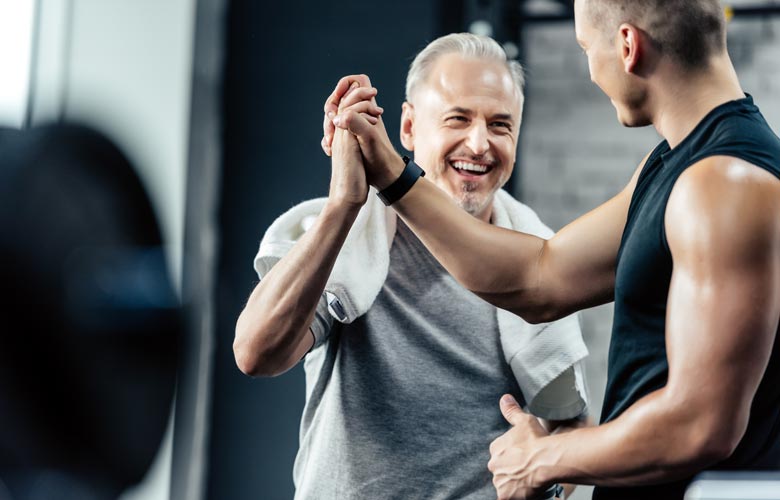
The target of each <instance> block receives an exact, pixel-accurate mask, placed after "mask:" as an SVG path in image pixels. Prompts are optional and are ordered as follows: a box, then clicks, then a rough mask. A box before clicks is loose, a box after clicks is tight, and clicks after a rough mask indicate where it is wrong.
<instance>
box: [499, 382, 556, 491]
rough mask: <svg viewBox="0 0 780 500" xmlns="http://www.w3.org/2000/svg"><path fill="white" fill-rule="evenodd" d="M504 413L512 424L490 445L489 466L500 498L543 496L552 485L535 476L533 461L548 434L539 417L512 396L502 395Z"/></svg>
mask: <svg viewBox="0 0 780 500" xmlns="http://www.w3.org/2000/svg"><path fill="white" fill-rule="evenodd" d="M500 407H501V413H502V414H503V415H504V418H505V419H506V420H507V422H509V423H510V424H512V428H511V429H509V430H508V431H507V432H506V433H504V435H502V436H500V437H498V438H496V440H495V441H493V442H492V443H491V444H490V462H488V469H489V470H490V472H492V473H493V486H495V488H496V493H497V494H498V499H499V500H510V499H511V500H515V499H519V500H531V499H536V498H542V497H543V496H544V493H545V491H546V489H547V487H548V486H550V485H549V484H541V483H540V482H539V481H538V478H535V477H534V475H535V474H534V473H535V470H534V467H533V460H534V458H535V457H537V456H538V455H539V452H540V451H542V450H543V441H544V438H545V436H547V435H548V433H547V431H546V430H545V429H544V427H542V425H541V424H540V423H539V421H538V420H537V419H536V417H534V416H532V415H529V414H527V413H525V412H524V411H523V410H522V409H521V408H520V405H518V404H517V401H516V400H515V398H513V397H512V396H510V395H508V394H505V395H504V396H503V397H502V398H501V403H500Z"/></svg>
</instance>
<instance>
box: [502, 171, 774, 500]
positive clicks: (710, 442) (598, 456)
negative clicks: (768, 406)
mask: <svg viewBox="0 0 780 500" xmlns="http://www.w3.org/2000/svg"><path fill="white" fill-rule="evenodd" d="M778 211H780V182H778V180H777V179H776V178H774V177H773V176H771V175H770V174H769V173H767V172H765V171H763V170H761V169H759V168H757V167H755V166H752V165H749V164H747V163H745V162H743V161H740V160H736V159H733V158H726V157H716V158H709V159H707V160H704V161H702V162H700V163H699V164H697V165H694V166H692V167H691V168H689V169H688V170H687V171H686V172H685V173H684V174H683V175H682V176H681V177H680V179H679V180H678V181H677V184H676V185H675V187H674V190H673V191H672V194H671V197H670V199H669V203H668V206H667V209H666V217H665V221H666V222H665V224H666V232H667V240H668V242H669V247H670V249H671V252H672V257H673V260H674V271H673V274H672V281H671V286H670V291H669V302H668V304H669V305H668V310H667V321H666V346H667V353H668V361H669V376H668V382H667V384H666V386H665V387H664V388H662V389H660V390H657V391H655V392H653V393H651V394H649V395H647V396H646V397H644V398H643V399H641V400H639V401H638V402H637V403H635V404H634V405H633V406H631V408H629V409H628V410H627V411H626V412H625V413H624V414H623V415H621V416H620V417H618V418H617V419H615V420H614V421H612V422H610V423H608V424H605V425H601V426H599V427H594V428H588V429H579V430H574V431H572V432H570V433H567V434H563V435H560V436H557V435H556V436H550V437H540V438H538V439H537V438H534V437H533V436H532V434H533V433H529V432H528V428H529V427H531V430H533V427H532V424H534V422H532V421H531V419H529V418H528V417H527V416H525V415H520V414H519V413H518V412H517V408H514V407H513V409H512V413H514V417H515V418H516V425H517V428H518V430H517V432H515V433H513V434H512V435H511V436H508V435H505V436H503V437H502V438H500V441H499V442H497V443H494V446H493V448H492V451H493V459H491V468H492V470H493V471H494V475H496V476H498V478H499V479H498V482H499V483H501V484H502V486H503V488H504V491H505V492H508V493H507V494H505V496H502V495H499V496H500V498H513V494H511V492H512V491H525V490H524V488H530V490H529V491H532V490H533V489H534V488H539V487H541V486H542V485H544V484H547V483H552V482H558V481H562V482H566V481H570V482H575V483H585V484H596V485H602V486H624V485H641V484H649V483H658V482H665V481H670V480H674V479H679V478H684V477H689V476H691V475H693V474H695V473H696V472H698V471H700V470H702V469H704V468H705V467H707V466H710V465H712V464H714V463H717V462H720V461H722V460H724V459H726V458H727V457H729V456H730V455H731V454H732V452H733V451H734V449H735V448H736V446H737V445H738V443H739V442H740V441H741V439H742V437H743V435H744V432H745V429H746V427H747V424H748V419H749V416H750V409H751V404H752V402H753V398H754V396H755V394H756V391H757V389H758V386H759V383H760V381H761V378H762V376H763V374H764V371H765V369H766V367H767V363H768V362H769V357H770V354H771V352H772V348H773V344H774V343H775V337H776V335H777V328H778V319H779V318H780V219H778V218H777V215H776V214H777V213H778ZM502 403H503V401H502ZM513 430H514V429H513ZM529 435H531V437H530V439H527V438H525V437H524V436H529ZM536 435H540V433H538V432H536ZM515 488H516V490H515Z"/></svg>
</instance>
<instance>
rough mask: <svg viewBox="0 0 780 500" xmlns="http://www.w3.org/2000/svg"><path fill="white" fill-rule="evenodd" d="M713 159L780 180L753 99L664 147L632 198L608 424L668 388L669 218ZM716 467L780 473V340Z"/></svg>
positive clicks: (670, 493) (635, 492)
mask: <svg viewBox="0 0 780 500" xmlns="http://www.w3.org/2000/svg"><path fill="white" fill-rule="evenodd" d="M710 156H731V157H735V158H739V159H742V160H745V161H747V162H749V163H752V164H753V165H756V166H758V167H760V168H763V169H765V170H767V171H769V172H771V173H772V174H774V175H775V176H777V177H780V139H779V138H778V137H777V136H776V135H775V134H774V133H773V132H772V130H771V129H770V128H769V126H768V125H767V123H766V121H765V120H764V118H763V116H762V115H761V113H760V112H759V110H758V108H757V107H756V106H755V105H754V104H753V99H752V98H751V97H750V96H748V97H746V98H744V99H740V100H737V101H731V102H728V103H725V104H723V105H721V106H718V107H717V108H715V109H714V110H712V111H711V112H710V113H709V114H708V115H707V116H706V117H705V118H704V119H703V120H702V121H701V122H700V123H699V124H698V125H697V126H696V128H695V129H694V130H693V131H692V132H691V133H690V134H689V135H688V136H687V137H686V138H685V139H684V140H683V142H681V143H680V144H679V145H678V146H677V147H676V148H674V149H670V147H669V144H668V143H667V142H666V141H664V142H662V143H661V144H660V145H659V146H658V147H656V148H655V150H654V151H653V152H652V153H651V155H650V156H649V157H648V159H647V162H646V163H645V165H644V167H643V169H642V171H641V173H640V175H639V179H638V180H637V185H636V189H635V190H634V194H633V197H632V199H631V205H630V207H629V210H628V219H627V221H626V227H625V229H624V231H623V238H622V241H621V244H620V249H619V252H618V257H617V274H616V278H615V315H614V323H613V326H612V340H611V344H610V348H609V370H608V375H607V389H606V395H605V400H604V408H603V410H602V423H603V422H609V421H610V420H614V419H615V418H617V417H618V416H620V415H621V414H622V413H623V412H624V411H625V410H626V409H627V408H628V407H630V406H631V405H632V404H634V403H635V402H636V401H637V400H639V399H640V398H642V397H643V396H645V395H647V394H649V393H651V392H653V391H655V390H657V389H660V388H662V387H664V386H665V385H666V381H667V375H668V364H667V358H666V346H665V330H666V324H665V323H666V301H667V297H668V294H669V284H670V280H671V276H672V267H673V264H672V256H671V252H670V250H669V246H668V244H667V241H666V232H665V229H664V214H665V212H666V204H667V202H668V200H669V195H670V193H671V191H672V188H673V187H674V184H675V182H676V181H677V179H678V178H679V176H680V175H681V174H682V173H683V172H684V171H685V169H687V168H688V167H689V166H691V165H693V164H695V163H697V162H699V161H701V160H702V159H704V158H707V157H710ZM778 216H780V214H778ZM692 314H694V312H693V311H692ZM714 468H716V469H728V470H733V469H751V470H753V469H775V470H777V469H780V342H779V341H778V338H777V337H776V338H775V343H774V347H773V350H772V355H771V359H770V362H769V366H768V368H767V370H766V372H765V374H764V377H763V379H762V382H761V384H760V386H759V388H758V392H757V394H756V396H755V398H754V400H753V405H752V407H751V414H750V421H749V424H748V428H747V431H746V433H745V436H744V437H743V438H742V441H741V442H740V444H739V446H738V447H737V449H736V451H735V452H734V454H733V455H732V456H731V457H730V458H728V459H727V460H725V461H724V462H722V463H721V464H718V465H717V466H716V467H714ZM689 482H690V478H689V479H687V480H684V481H677V482H675V483H669V484H665V485H657V486H645V487H637V488H601V487H597V488H596V489H595V490H594V494H593V498H594V500H596V499H598V500H605V499H618V498H619V499H621V500H625V499H632V500H633V499H645V498H646V499H653V500H660V499H663V500H674V499H680V500H682V498H683V495H684V492H685V488H686V486H687V484H688V483H689Z"/></svg>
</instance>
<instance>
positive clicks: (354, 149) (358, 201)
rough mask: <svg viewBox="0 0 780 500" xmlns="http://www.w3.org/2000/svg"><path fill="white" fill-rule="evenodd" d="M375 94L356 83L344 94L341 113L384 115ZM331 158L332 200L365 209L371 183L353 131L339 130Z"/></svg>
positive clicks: (336, 133)
mask: <svg viewBox="0 0 780 500" xmlns="http://www.w3.org/2000/svg"><path fill="white" fill-rule="evenodd" d="M373 95H375V89H366V88H361V87H360V83H359V82H356V81H354V82H352V83H351V84H350V86H349V88H348V89H347V92H346V94H344V98H343V99H342V101H341V105H340V106H339V108H338V111H339V113H340V112H342V111H343V110H344V109H345V108H346V107H350V109H357V110H359V111H356V112H358V113H367V112H369V111H374V112H376V111H377V110H378V111H379V112H381V111H382V109H381V108H379V107H378V106H376V103H373V102H372V101H371V100H372V97H373ZM365 119H366V120H371V121H373V122H376V121H377V118H375V117H373V116H371V115H365ZM372 119H373V120H372ZM331 158H332V160H331V166H332V173H331V178H330V192H329V194H328V198H329V199H330V201H332V202H334V203H337V204H341V205H344V206H347V207H355V208H359V207H361V206H363V204H365V202H366V198H367V197H368V182H367V180H366V171H365V169H364V168H363V156H362V154H361V152H360V145H359V144H358V141H357V139H356V138H355V136H354V135H353V134H351V133H350V132H349V131H346V130H341V129H335V130H334V134H333V141H332V146H331Z"/></svg>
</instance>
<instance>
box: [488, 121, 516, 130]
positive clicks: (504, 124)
mask: <svg viewBox="0 0 780 500" xmlns="http://www.w3.org/2000/svg"><path fill="white" fill-rule="evenodd" d="M490 126H491V127H500V128H505V129H507V130H512V124H511V123H509V122H492V123H491V124H490Z"/></svg>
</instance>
